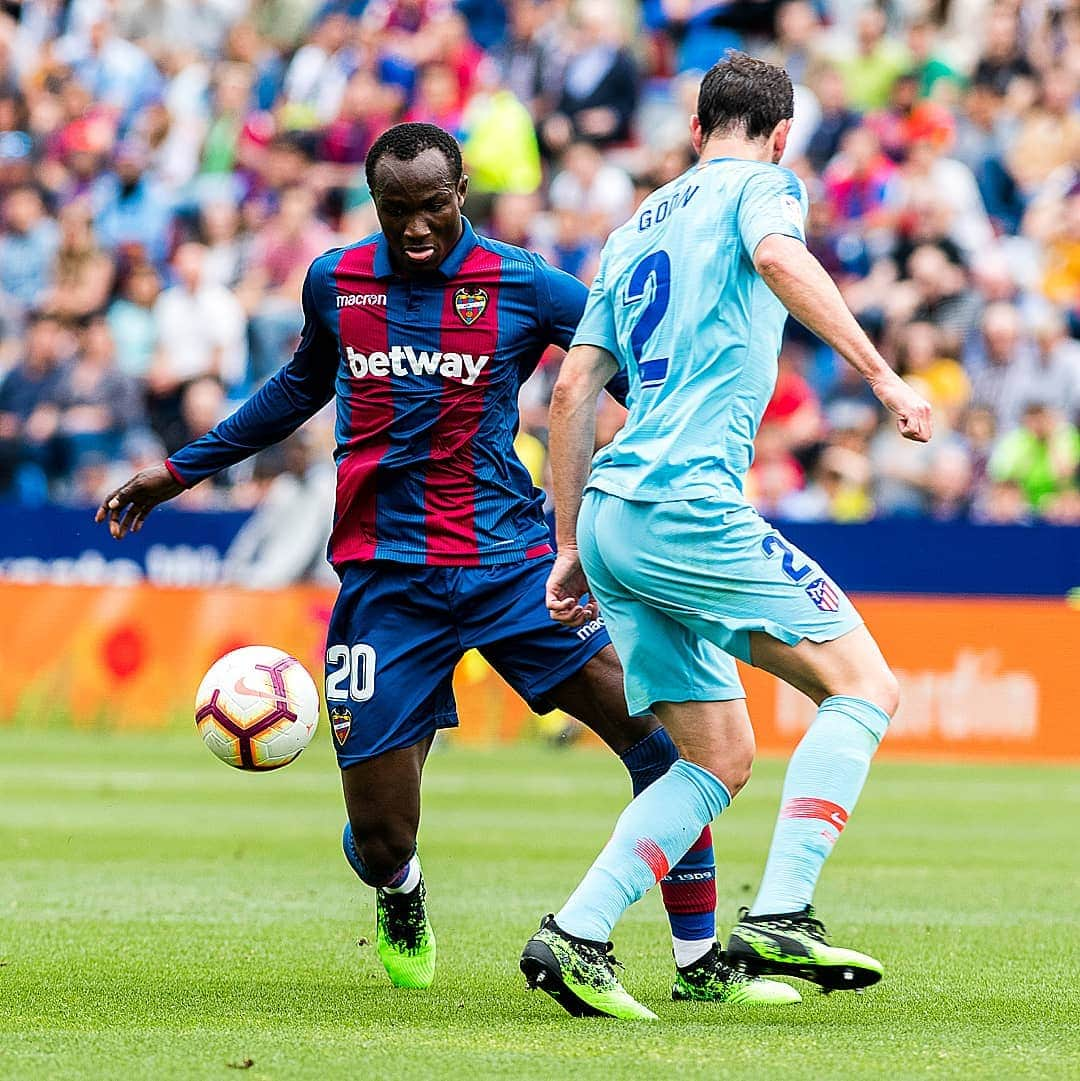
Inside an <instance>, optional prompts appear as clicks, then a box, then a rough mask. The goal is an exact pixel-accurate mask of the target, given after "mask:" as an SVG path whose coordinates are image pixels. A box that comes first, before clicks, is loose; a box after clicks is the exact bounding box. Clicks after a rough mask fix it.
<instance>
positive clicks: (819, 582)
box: [806, 578, 840, 612]
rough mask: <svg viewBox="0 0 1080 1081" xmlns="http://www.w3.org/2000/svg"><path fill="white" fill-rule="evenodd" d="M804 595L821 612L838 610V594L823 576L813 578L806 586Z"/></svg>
mask: <svg viewBox="0 0 1080 1081" xmlns="http://www.w3.org/2000/svg"><path fill="white" fill-rule="evenodd" d="M806 595H807V596H808V597H809V598H810V599H811V600H812V601H813V602H814V604H816V605H817V606H818V608H820V609H821V611H823V612H839V611H840V595H839V594H838V593H837V592H836V590H835V589H834V588H833V587H832V585H831V584H830V583H829V582H826V581H825V579H824V578H815V579H814V580H813V581H812V582H811V583H810V584H809V585H808V586H807V587H806Z"/></svg>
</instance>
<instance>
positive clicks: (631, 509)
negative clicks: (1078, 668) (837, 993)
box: [521, 53, 931, 1018]
mask: <svg viewBox="0 0 1080 1081" xmlns="http://www.w3.org/2000/svg"><path fill="white" fill-rule="evenodd" d="M792 112H793V97H792V87H791V81H790V79H789V78H788V76H787V74H786V72H784V71H783V70H781V69H780V68H777V67H773V66H772V65H770V64H766V63H764V62H762V61H759V60H755V59H752V58H751V57H749V56H745V55H743V54H738V53H735V54H729V55H728V57H727V58H725V59H724V60H722V61H721V62H720V63H718V64H717V65H716V66H715V67H713V68H712V69H711V70H710V71H709V72H708V74H707V75H706V76H705V78H704V80H703V82H702V85H701V90H700V94H699V97H698V111H697V115H696V116H695V117H694V118H693V120H692V121H691V136H692V139H693V144H694V148H695V149H696V150H697V151H698V152H699V154H700V161H699V163H698V165H696V166H695V167H694V168H692V169H690V170H689V171H688V172H687V173H685V174H684V175H683V176H681V177H679V178H678V179H677V180H674V181H672V182H671V183H670V184H668V185H666V186H665V187H663V188H661V189H660V190H659V191H657V192H655V193H654V194H653V195H651V196H650V197H649V198H648V199H646V200H645V202H644V203H643V204H642V205H641V207H640V208H639V209H638V211H637V213H636V214H635V216H634V217H633V218H632V219H631V220H630V221H629V222H627V223H626V224H625V225H623V226H622V227H621V228H619V229H618V230H616V231H615V232H614V233H613V234H612V235H611V237H610V238H609V240H608V242H607V244H606V246H605V248H604V252H603V255H602V257H601V262H600V270H599V273H598V275H597V278H596V281H595V283H594V285H593V288H592V292H591V295H590V299H589V303H588V306H587V308H586V311H585V315H584V317H583V318H582V321H581V324H580V325H579V327H578V330H577V333H576V335H575V338H574V345H573V347H572V349H571V350H570V353H569V354H568V356H567V359H566V361H565V363H564V366H563V369H562V372H561V374H560V377H559V381H558V384H557V386H556V388H555V393H554V397H553V400H552V410H551V450H552V470H553V475H554V489H555V503H556V507H557V532H558V541H559V555H558V560H557V562H556V564H555V565H554V567H553V568H552V571H551V575H550V577H549V579H548V586H547V591H548V595H547V602H548V608H549V610H550V611H551V614H552V616H553V617H554V618H555V619H557V620H559V621H561V622H564V623H569V624H570V625H572V626H573V625H576V624H579V623H581V622H584V621H585V620H587V619H591V618H594V617H595V615H596V613H597V610H598V608H599V610H601V611H602V612H603V614H604V618H605V619H606V621H607V626H608V629H609V631H610V633H611V637H612V640H613V642H614V644H615V647H616V650H617V652H618V653H619V656H620V658H621V660H622V663H623V668H624V670H625V687H626V696H627V700H628V703H629V706H630V712H631V713H633V714H639V713H645V712H647V711H649V710H652V711H654V712H655V713H656V715H657V716H658V717H659V718H660V719H661V721H662V722H663V724H664V726H665V727H666V728H667V730H668V732H669V733H670V734H671V737H672V739H673V740H674V741H675V743H676V745H677V747H678V749H679V752H680V755H681V757H680V760H679V761H678V762H676V763H675V765H673V766H672V767H671V768H670V770H668V772H667V773H666V774H665V775H664V776H663V777H661V778H660V780H658V781H656V782H655V783H654V784H653V785H652V787H650V788H648V789H646V790H645V791H644V792H642V793H641V794H640V795H639V796H638V797H637V798H635V799H634V800H633V802H632V803H631V804H630V805H629V806H628V807H627V808H626V810H625V811H624V812H623V814H622V815H621V817H620V818H619V820H618V823H617V825H616V827H615V832H614V834H613V835H612V838H611V840H610V841H609V842H608V844H607V845H606V847H605V848H604V850H603V851H602V852H601V854H600V856H599V857H598V858H597V860H596V862H595V863H594V864H593V866H592V867H591V868H590V870H589V871H588V873H587V874H586V876H585V878H584V879H583V880H582V882H581V884H580V885H579V886H578V888H577V890H575V892H574V893H573V895H572V896H571V897H570V899H569V900H568V901H567V903H566V904H565V905H564V906H563V908H562V910H561V911H560V912H558V913H557V914H556V915H555V916H554V917H551V916H549V917H547V918H546V919H545V920H544V921H543V923H542V924H541V927H540V930H539V931H538V932H537V933H536V935H534V936H533V938H532V939H530V941H529V942H528V944H527V945H526V947H525V951H524V953H523V954H522V958H521V967H522V970H523V971H524V973H525V975H526V977H527V979H528V981H529V983H530V985H532V986H538V987H540V988H542V989H543V990H545V991H548V993H549V994H551V995H552V997H554V998H555V999H556V1000H557V1001H558V1002H559V1003H560V1004H561V1005H563V1006H564V1007H566V1008H567V1009H568V1010H569V1011H570V1012H572V1013H576V1014H606V1015H609V1016H614V1017H624V1018H634V1017H638V1018H652V1017H654V1016H655V1015H654V1014H652V1012H651V1011H650V1010H648V1009H647V1008H646V1007H644V1006H642V1005H641V1004H640V1003H638V1002H636V1001H635V1000H634V999H633V998H632V997H631V996H630V995H629V994H628V993H627V992H626V991H625V990H624V988H623V987H622V986H621V984H620V983H619V981H618V980H617V979H616V977H615V972H614V968H613V965H612V961H613V958H612V956H611V954H610V947H609V944H608V942H607V939H608V938H609V936H610V934H611V930H612V928H613V926H614V925H615V922H616V921H617V920H618V918H619V917H620V916H621V915H622V913H623V912H624V911H625V910H626V909H627V908H628V907H629V906H630V905H631V904H633V902H634V901H636V900H638V899H639V898H640V897H642V896H643V895H644V894H645V892H646V891H647V890H648V889H649V888H651V887H652V886H653V884H654V883H655V882H656V881H657V880H659V879H661V878H663V876H664V874H665V873H666V870H667V868H668V867H669V866H670V865H671V864H673V863H674V862H675V861H676V860H678V859H679V858H680V857H681V856H682V855H683V853H684V852H685V851H686V849H687V848H688V846H689V845H690V844H691V842H692V841H693V840H694V838H695V837H697V836H698V834H699V833H700V832H701V829H702V827H703V826H705V825H706V824H708V823H709V822H711V821H712V819H713V818H714V817H715V816H717V815H718V814H720V813H721V812H722V811H723V810H725V809H726V808H727V807H728V805H729V804H730V803H731V800H732V798H733V797H734V796H735V795H736V794H737V793H738V791H739V790H740V789H741V788H742V787H743V785H744V784H745V783H746V781H747V779H748V777H749V775H750V766H751V762H752V759H753V755H754V735H753V730H752V728H751V725H750V718H749V715H748V713H747V709H746V703H745V695H744V692H743V689H742V686H741V684H740V682H739V677H738V674H737V672H736V668H735V660H734V658H738V659H740V660H742V661H745V662H747V663H749V664H753V665H756V666H757V667H759V668H763V669H765V670H766V671H768V672H772V673H773V674H775V675H777V676H779V677H780V678H781V679H783V680H785V681H786V682H788V683H789V684H791V685H792V686H794V687H796V688H798V689H799V690H801V691H803V692H804V693H805V694H807V695H808V696H809V697H810V698H812V699H813V701H814V702H815V703H816V704H817V706H818V713H817V717H816V719H815V720H814V722H813V723H812V724H811V726H810V728H809V730H808V731H807V733H806V735H805V736H804V737H803V739H802V741H801V742H800V744H799V746H798V748H797V749H796V751H795V753H794V755H793V757H792V759H791V763H790V765H789V767H788V771H787V776H786V778H785V780H784V787H783V793H782V797H781V806H780V815H779V819H778V822H777V826H776V831H775V833H774V835H773V840H772V847H771V849H770V852H769V858H768V862H767V865H766V868H765V875H764V879H763V881H762V883H761V887H760V890H759V892H758V894H757V897H756V899H755V901H754V903H753V904H752V905H751V906H750V909H749V911H748V912H744V913H741V914H740V915H741V919H740V922H739V923H738V925H737V926H736V927H735V929H734V931H733V932H732V934H731V937H730V939H729V941H728V948H727V962H728V963H729V965H730V966H732V970H733V971H734V972H736V973H737V972H740V971H741V972H744V973H750V974H753V975H756V976H760V975H762V974H769V973H780V974H785V975H791V976H798V977H801V978H804V979H808V980H812V981H814V982H816V983H818V984H819V985H821V986H822V987H824V988H826V989H839V988H858V987H863V986H867V985H868V984H871V983H875V982H876V981H877V980H879V979H880V978H881V975H882V966H881V964H880V963H879V962H878V961H876V960H874V959H873V958H872V957H868V956H866V955H865V954H862V953H857V952H856V951H854V950H847V949H841V948H839V947H836V946H833V945H830V944H829V943H828V942H827V941H826V938H825V930H824V928H823V927H822V925H821V923H820V922H819V921H818V920H817V919H815V918H814V914H813V909H812V908H811V901H812V898H813V892H814V887H815V885H816V883H817V879H818V876H819V874H820V872H821V868H822V865H823V863H824V861H825V859H826V857H827V856H828V854H829V851H830V850H831V848H832V846H833V844H834V843H835V841H836V839H837V837H838V836H839V834H840V831H841V830H842V829H843V828H844V825H845V823H846V822H847V819H848V815H849V814H850V813H851V811H852V808H853V807H854V805H855V802H856V800H857V799H858V796H859V792H860V790H861V789H862V786H863V782H864V781H865V779H866V774H867V771H868V769H869V765H870V759H871V757H872V756H873V754H874V751H875V749H876V748H877V745H878V743H879V742H880V740H881V738H882V736H884V734H885V730H886V728H887V726H888V724H889V720H890V718H891V717H892V715H893V714H894V713H895V711H896V707H897V699H898V692H897V684H896V679H895V678H894V676H893V675H892V673H891V672H890V670H889V668H888V666H887V665H886V663H885V661H884V659H883V658H882V656H881V653H880V651H879V650H878V647H877V645H876V644H875V642H874V640H873V638H872V637H871V636H870V633H869V631H868V630H867V629H866V627H865V626H864V625H863V623H862V620H861V619H860V618H859V615H858V613H857V612H856V611H855V609H854V607H853V606H852V604H851V602H850V601H849V600H848V599H847V597H846V596H845V595H844V594H843V592H842V591H841V590H840V588H839V587H838V586H837V585H836V584H835V583H834V582H833V581H832V580H831V579H830V578H829V577H828V575H827V574H826V573H825V572H824V571H823V570H822V569H821V568H820V567H819V566H818V565H817V564H816V563H815V562H814V561H813V560H812V559H810V558H809V557H808V556H806V555H804V554H803V553H802V552H800V551H799V550H798V549H797V548H795V546H794V545H792V544H791V543H790V542H788V541H787V540H785V539H784V537H783V536H782V535H781V534H780V533H778V532H777V531H776V530H775V529H773V528H772V527H771V526H770V525H769V524H768V523H767V522H765V521H764V520H763V519H762V518H760V517H759V516H758V514H757V512H756V511H755V510H754V508H753V507H752V506H751V505H750V504H749V503H748V502H747V500H746V498H745V496H744V495H743V481H744V478H745V475H746V471H747V469H748V468H749V466H750V462H751V459H752V455H753V440H754V436H755V434H756V432H757V429H758V425H759V423H760V421H761V416H762V413H763V412H764V409H765V406H766V403H767V402H768V400H769V397H770V396H771V394H772V391H773V386H774V383H775V380H776V360H777V355H778V353H779V350H780V340H781V335H782V332H783V327H784V323H785V320H786V319H787V315H788V313H789V312H790V313H791V314H792V315H794V316H795V318H797V319H798V320H799V321H800V322H802V323H804V324H805V325H806V326H808V327H809V328H810V329H811V330H812V331H814V332H815V333H816V334H818V335H819V336H820V337H821V338H822V339H824V340H825V341H826V342H827V343H829V344H830V345H831V346H832V347H833V348H834V349H836V350H837V351H838V352H839V353H840V355H841V356H843V357H844V359H845V360H846V361H848V363H850V364H851V365H852V366H853V367H854V368H855V369H856V370H857V371H858V372H859V373H860V374H861V375H863V376H864V377H865V378H866V379H867V381H868V382H869V384H870V386H871V387H872V388H873V391H874V393H875V394H876V395H877V397H878V399H879V400H880V401H881V403H882V404H883V405H884V406H885V407H886V408H887V409H888V410H889V411H890V412H891V413H892V414H893V415H894V417H895V418H896V421H897V424H898V426H899V429H900V432H901V433H902V434H903V435H904V436H906V437H907V438H909V439H914V440H916V441H919V442H925V441H926V440H927V439H929V438H930V431H931V426H930V407H929V405H928V404H927V403H926V402H925V401H924V400H923V399H922V398H921V397H920V396H919V395H918V394H916V393H915V391H913V390H912V389H911V388H910V387H909V386H908V385H907V384H906V383H904V382H903V381H902V380H901V379H900V378H899V377H898V376H897V375H896V374H895V373H894V372H893V371H892V370H891V369H890V368H889V367H888V365H887V364H886V362H885V361H884V360H883V359H882V357H881V356H880V354H879V353H878V352H877V350H876V349H875V348H874V346H873V344H872V343H871V342H870V340H869V339H868V338H867V336H866V335H865V334H864V333H863V331H862V330H861V329H860V327H859V325H858V324H857V323H856V321H855V319H854V317H853V316H852V315H851V313H850V312H849V311H848V309H847V307H846V305H845V304H844V302H843V300H842V299H841V296H840V293H839V292H838V290H837V289H836V286H835V285H834V284H833V282H832V280H831V279H830V278H829V276H828V274H827V273H826V272H825V270H824V269H823V268H822V267H821V265H820V264H819V263H818V262H817V260H816V259H815V258H814V257H813V256H812V255H811V254H810V253H809V252H808V251H807V249H806V247H805V244H804V236H803V219H804V215H805V212H806V206H807V199H806V192H805V190H804V188H803V185H802V184H801V182H800V181H799V180H798V178H797V177H796V176H795V175H794V174H793V173H791V172H790V171H789V170H787V169H785V168H782V167H781V166H779V165H778V164H776V163H777V162H779V160H780V157H781V155H782V154H783V152H784V146H785V143H786V141H787V136H788V131H789V129H790V127H791V117H792ZM617 369H625V370H626V372H627V374H628V375H629V380H630V394H629V398H628V407H629V410H630V415H629V418H628V420H627V423H626V426H625V427H624V428H623V430H622V431H621V432H620V433H619V434H618V436H617V437H616V438H615V440H614V442H613V443H612V444H611V445H610V446H608V447H606V448H605V449H603V450H602V451H601V452H600V453H599V454H598V455H597V456H596V458H595V460H594V461H593V463H592V472H591V474H590V473H589V457H590V454H591V451H592V448H593V436H594V410H595V401H596V397H597V395H598V394H599V392H600V389H601V388H602V387H603V385H604V384H605V383H606V382H607V381H608V380H609V379H610V378H611V377H612V375H613V374H614V373H615V371H616V370H617ZM583 489H587V490H586V492H585V495H584V499H583V498H582V490H583ZM579 510H580V515H579ZM583 568H584V570H583ZM586 576H587V581H586ZM587 591H591V596H589V595H588V594H587ZM743 978H744V979H745V977H743ZM731 982H732V989H733V991H735V990H737V988H736V981H735V979H734V978H732V981H731ZM753 982H754V984H755V985H756V986H757V987H758V988H759V989H760V986H761V985H762V984H771V986H773V987H783V986H784V985H780V984H778V983H776V982H775V981H768V980H761V979H756V980H754V981H753ZM677 989H678V988H677V985H676V990H677ZM785 989H786V990H789V991H790V990H791V988H785ZM717 997H720V996H717ZM760 997H761V996H760V990H759V998H760ZM792 997H794V996H792ZM776 1000H779V999H776Z"/></svg>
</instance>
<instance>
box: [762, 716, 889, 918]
mask: <svg viewBox="0 0 1080 1081" xmlns="http://www.w3.org/2000/svg"><path fill="white" fill-rule="evenodd" d="M888 725H889V717H888V714H886V713H885V711H884V710H882V709H879V708H878V707H877V706H875V705H874V704H873V703H872V702H867V701H865V700H864V699H862V698H846V697H844V696H842V695H833V696H832V697H831V698H826V699H825V701H824V702H822V703H821V706H820V707H819V708H818V712H817V717H816V718H815V719H814V722H813V724H811V725H810V727H809V728H808V729H807V731H806V735H805V736H803V738H802V740H801V741H800V743H799V746H798V747H796V748H795V753H794V754H793V755H792V756H791V762H790V763H789V764H788V768H787V774H786V776H785V777H784V790H783V794H782V796H781V798H780V817H779V818H778V820H777V823H776V830H775V832H774V833H773V839H772V845H771V847H770V848H769V859H768V862H767V863H766V865H765V875H764V877H763V878H762V880H761V888H760V889H759V890H758V895H757V898H756V899H755V900H754V904H753V906H752V907H751V909H750V914H751V915H754V916H760V915H765V914H772V913H780V912H796V911H798V910H799V909H802V908H805V907H806V906H807V905H808V904H810V902H811V900H812V899H813V896H814V887H815V886H816V885H817V880H818V876H819V875H820V874H821V868H822V866H823V865H824V863H825V860H826V858H827V857H828V855H829V853H830V852H831V851H832V848H833V845H834V844H836V840H837V838H838V837H839V836H840V832H841V830H843V828H844V826H845V825H846V824H847V820H848V815H850V814H851V811H852V809H853V808H854V807H855V802H856V800H858V798H859V793H860V792H861V791H862V787H863V783H864V782H865V780H866V775H867V773H868V772H869V770H870V759H871V758H873V756H874V751H876V750H877V745H878V744H879V743H880V742H881V739H882V737H883V736H884V735H885V729H886V728H887V727H888Z"/></svg>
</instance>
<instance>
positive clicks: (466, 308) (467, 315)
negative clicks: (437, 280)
mask: <svg viewBox="0 0 1080 1081" xmlns="http://www.w3.org/2000/svg"><path fill="white" fill-rule="evenodd" d="M487 302H488V295H487V293H486V292H485V291H484V290H483V289H464V288H462V289H459V290H458V291H457V292H456V293H455V294H454V310H455V311H456V312H457V313H458V317H459V318H460V319H461V321H462V322H463V323H464V324H465V325H466V326H467V327H471V326H472V325H473V323H475V322H476V320H477V319H479V318H480V316H482V315H483V314H484V310H485V309H486V308H487Z"/></svg>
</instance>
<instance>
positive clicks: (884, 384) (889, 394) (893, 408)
mask: <svg viewBox="0 0 1080 1081" xmlns="http://www.w3.org/2000/svg"><path fill="white" fill-rule="evenodd" d="M874 393H875V394H876V395H877V399H878V401H879V402H881V404H882V405H883V406H885V408H886V409H888V410H889V412H890V413H892V414H893V416H895V417H896V427H897V428H898V429H899V430H900V434H901V435H902V436H903V437H904V438H905V439H913V440H914V441H915V442H916V443H928V442H929V441H930V436H931V435H933V434H934V425H933V420H932V418H931V415H930V413H931V410H930V403H929V402H928V401H927V400H926V399H925V398H924V397H923V396H922V395H921V394H919V393H918V391H916V390H914V389H913V388H912V387H911V386H909V385H908V384H907V383H905V382H904V381H903V379H901V378H899V376H896V377H894V378H892V379H888V380H882V381H881V382H880V383H877V384H875V385H874Z"/></svg>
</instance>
